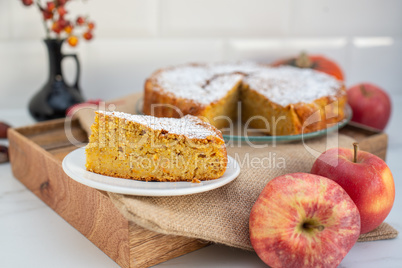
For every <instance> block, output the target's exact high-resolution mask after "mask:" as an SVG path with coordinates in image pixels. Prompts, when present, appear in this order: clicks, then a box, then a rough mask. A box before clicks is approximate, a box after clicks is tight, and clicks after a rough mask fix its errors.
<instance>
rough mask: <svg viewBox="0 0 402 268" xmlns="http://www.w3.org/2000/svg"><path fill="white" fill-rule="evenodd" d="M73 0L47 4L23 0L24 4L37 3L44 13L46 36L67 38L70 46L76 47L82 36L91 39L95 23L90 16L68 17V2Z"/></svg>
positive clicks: (39, 1) (55, 0) (58, 0)
mask: <svg viewBox="0 0 402 268" xmlns="http://www.w3.org/2000/svg"><path fill="white" fill-rule="evenodd" d="M68 2H71V0H53V1H47V2H46V3H45V4H44V3H42V1H41V0H35V1H34V0H22V4H23V5H24V6H32V5H34V4H35V5H36V6H37V7H38V9H39V11H40V12H41V13H42V18H43V25H44V27H45V31H46V38H57V39H64V38H66V39H67V42H68V44H69V45H70V46H73V47H75V46H76V45H77V44H78V41H79V33H80V32H81V36H82V38H84V39H85V40H87V41H89V40H91V39H92V38H93V30H94V28H95V23H94V22H93V21H90V20H89V18H88V16H86V17H84V16H78V17H77V18H76V19H75V20H70V19H68V18H67V17H68V11H67V9H66V4H67V3H68Z"/></svg>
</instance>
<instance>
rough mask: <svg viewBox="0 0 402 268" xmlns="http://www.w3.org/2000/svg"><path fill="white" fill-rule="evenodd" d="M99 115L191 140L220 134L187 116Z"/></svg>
mask: <svg viewBox="0 0 402 268" xmlns="http://www.w3.org/2000/svg"><path fill="white" fill-rule="evenodd" d="M99 113H101V114H104V115H106V116H115V117H118V118H121V119H125V120H127V121H130V122H134V123H138V124H141V125H144V126H146V127H149V128H151V129H153V130H165V131H167V132H168V133H171V134H176V135H184V136H186V137H187V138H190V139H206V138H207V137H210V136H214V137H219V135H218V133H217V132H216V131H218V132H219V130H216V129H215V128H213V127H211V128H208V127H206V126H205V125H204V122H203V121H202V120H201V119H199V118H198V117H195V116H192V115H186V116H184V117H182V118H167V117H154V116H149V115H135V114H127V113H122V112H108V111H99ZM219 138H220V137H219Z"/></svg>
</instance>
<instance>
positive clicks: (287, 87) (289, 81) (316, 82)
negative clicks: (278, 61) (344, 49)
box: [243, 66, 341, 106]
mask: <svg viewBox="0 0 402 268" xmlns="http://www.w3.org/2000/svg"><path fill="white" fill-rule="evenodd" d="M243 82H244V83H246V84H248V85H249V86H250V88H251V89H253V90H255V91H257V92H259V93H261V94H262V95H264V96H265V97H267V98H268V99H269V100H270V101H272V102H275V103H277V104H279V105H282V106H287V105H289V104H294V103H300V102H304V103H311V102H313V101H314V100H316V99H319V98H322V97H325V96H335V95H336V94H337V93H338V92H339V89H340V87H341V83H340V82H339V81H338V80H336V79H335V78H333V77H332V76H330V75H327V74H325V73H322V72H317V71H314V70H312V69H300V68H295V67H290V66H283V67H278V68H269V69H266V70H264V71H263V72H259V73H257V74H251V75H250V76H248V77H246V78H245V79H244V81H243Z"/></svg>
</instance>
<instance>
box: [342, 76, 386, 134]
mask: <svg viewBox="0 0 402 268" xmlns="http://www.w3.org/2000/svg"><path fill="white" fill-rule="evenodd" d="M347 94H348V103H349V105H350V107H351V108H352V111H353V117H352V121H354V122H357V123H360V124H363V125H366V126H370V127H373V128H376V129H380V130H383V129H384V128H385V126H386V125H387V123H388V120H389V117H390V115H391V100H390V99H389V96H388V94H387V93H386V92H385V91H384V90H382V89H381V88H379V87H378V86H375V85H373V84H368V83H362V84H358V85H356V86H353V87H351V88H349V90H348V91H347Z"/></svg>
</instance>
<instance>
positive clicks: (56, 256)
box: [0, 96, 402, 268]
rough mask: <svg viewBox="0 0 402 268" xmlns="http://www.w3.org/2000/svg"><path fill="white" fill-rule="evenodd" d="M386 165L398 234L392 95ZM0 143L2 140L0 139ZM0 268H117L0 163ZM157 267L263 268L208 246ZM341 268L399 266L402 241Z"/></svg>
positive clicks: (401, 195)
mask: <svg viewBox="0 0 402 268" xmlns="http://www.w3.org/2000/svg"><path fill="white" fill-rule="evenodd" d="M392 101H393V107H394V110H393V116H392V118H391V122H390V124H389V126H388V128H387V129H386V133H387V134H388V135H389V146H388V154H387V164H388V165H389V167H390V168H391V171H392V173H393V176H394V180H395V185H396V198H395V204H394V207H393V209H392V211H391V213H390V214H389V216H388V218H387V219H386V221H387V222H388V223H390V224H391V225H392V226H393V227H395V228H396V229H397V230H399V231H402V181H401V177H402V165H401V157H402V139H401V138H400V134H401V133H402V124H401V121H402V120H401V118H400V116H402V96H396V97H395V96H394V97H393V98H392ZM0 121H8V122H12V123H13V125H14V126H22V125H26V124H30V123H33V120H32V119H31V118H30V117H29V115H28V114H27V112H26V111H25V110H21V109H18V110H17V109H16V110H0ZM0 143H1V144H7V141H4V140H0ZM0 267H41V268H46V267H52V268H53V267H59V268H61V267H75V268H77V267H98V268H102V267H105V268H106V267H107V268H109V267H118V265H117V264H116V263H115V262H114V261H113V260H111V259H110V258H109V257H108V256H106V255H105V254H104V253H103V252H102V251H101V250H99V249H98V248H97V247H96V246H94V245H93V244H92V243H91V242H90V241H89V240H88V239H86V238H85V237H84V236H83V235H81V234H80V233H79V232H78V231H77V230H75V229H74V228H73V227H72V226H70V225H69V224H68V223H67V222H66V221H64V220H63V219H62V218H61V217H60V216H59V215H57V214H56V213H55V212H54V211H53V210H51V209H50V208H49V207H48V206H46V205H45V204H44V203H43V202H42V201H41V200H40V199H38V198H37V197H36V196H35V195H34V194H33V193H31V192H30V191H29V190H27V189H26V188H25V186H24V185H22V184H21V183H20V182H19V181H18V180H17V179H15V178H14V177H13V175H12V173H11V169H10V164H0ZM156 267H178V268H180V267H264V263H263V262H262V261H260V260H259V258H258V256H257V255H256V254H255V253H252V252H247V251H243V250H239V249H235V248H230V247H226V246H222V245H211V246H208V247H206V248H203V249H200V250H197V251H195V252H192V253H189V254H186V255H184V256H182V257H178V258H175V259H172V260H170V261H167V262H164V263H162V264H159V265H157V266H156ZM340 267H354V268H355V267H365V268H367V267H373V268H374V267H375V268H377V267H382V268H384V267H393V268H394V267H402V238H401V236H399V237H397V238H396V239H393V240H385V241H375V242H364V243H356V245H355V246H354V247H353V248H352V250H351V251H350V252H349V253H348V255H347V256H346V257H345V259H344V260H343V261H342V263H341V265H340Z"/></svg>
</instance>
